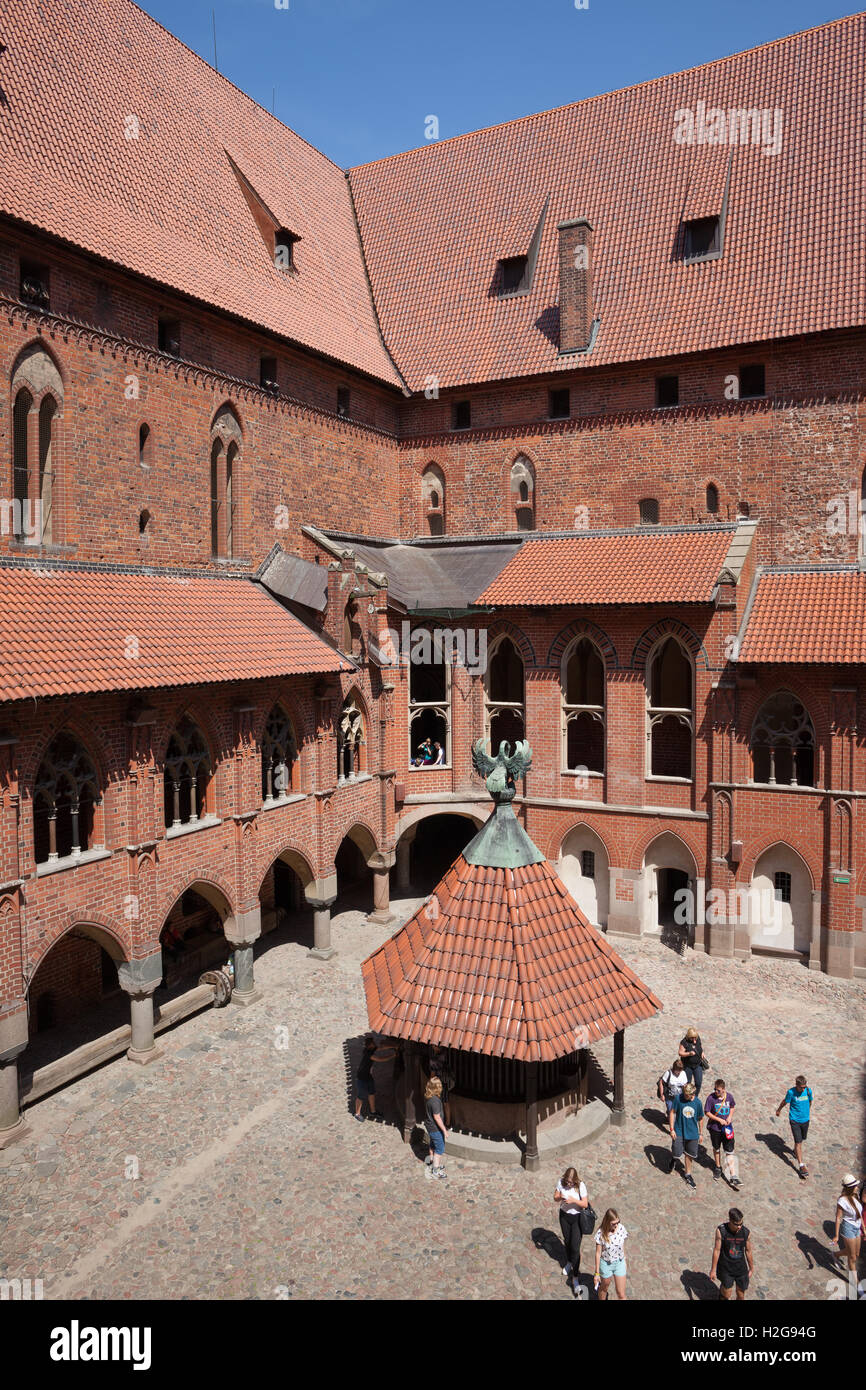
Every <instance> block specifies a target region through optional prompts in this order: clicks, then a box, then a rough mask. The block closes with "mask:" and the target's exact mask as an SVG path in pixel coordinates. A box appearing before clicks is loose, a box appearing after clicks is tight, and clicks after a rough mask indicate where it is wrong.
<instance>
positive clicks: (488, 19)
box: [142, 0, 862, 167]
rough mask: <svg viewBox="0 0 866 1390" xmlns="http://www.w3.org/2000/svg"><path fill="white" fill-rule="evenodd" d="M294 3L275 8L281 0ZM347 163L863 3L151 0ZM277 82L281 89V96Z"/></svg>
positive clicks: (632, 78) (762, 38)
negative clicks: (434, 120)
mask: <svg viewBox="0 0 866 1390" xmlns="http://www.w3.org/2000/svg"><path fill="white" fill-rule="evenodd" d="M277 3H281V4H285V3H288V8H286V9H277V8H276V4H277ZM142 8H143V9H145V10H147V12H148V13H149V14H151V15H153V17H154V18H155V19H158V20H159V21H160V23H162V24H164V25H165V27H166V28H167V29H170V30H171V32H172V33H173V34H176V35H177V36H178V38H181V39H183V41H184V43H186V44H188V45H189V47H190V48H193V49H195V51H196V52H197V53H200V54H201V55H202V56H203V57H204V58H207V60H208V61H209V62H211V63H212V62H213V57H214V41H213V20H212V17H211V16H212V11H213V12H214V14H215V17H216V38H217V54H218V58H219V68H220V71H221V72H222V73H224V74H225V75H226V76H227V77H229V78H230V79H231V81H232V82H234V83H235V84H236V85H237V86H238V87H241V88H242V89H243V90H244V91H245V92H248V93H249V95H250V96H252V97H253V98H255V100H256V101H259V102H261V104H262V105H263V106H266V107H268V108H269V109H270V107H271V104H272V101H273V103H274V110H275V113H276V115H277V116H279V118H280V120H282V121H285V123H286V124H287V125H290V126H291V127H292V129H293V130H296V131H297V132H298V134H299V135H302V136H303V137H304V138H305V139H306V140H309V141H310V143H311V144H313V145H315V146H316V147H317V148H318V149H320V150H322V151H323V152H324V153H325V154H327V155H329V156H330V158H331V159H333V160H334V161H335V163H337V164H339V165H341V166H342V167H346V166H348V165H351V164H363V163H364V162H365V161H367V160H370V159H379V158H381V157H382V156H383V155H388V154H394V153H396V152H397V151H398V150H405V149H410V148H412V147H413V146H415V145H422V144H424V143H425V119H426V118H427V117H428V116H431V115H435V116H436V117H438V121H439V135H440V138H446V137H447V136H450V135H459V134H462V133H463V132H464V131H467V130H476V129H478V127H480V126H486V125H495V124H497V123H498V122H499V121H506V120H511V119H513V118H514V117H515V116H525V115H526V114H527V113H529V112H531V111H543V110H546V109H547V108H548V107H552V106H562V105H564V104H565V103H566V102H569V101H579V100H580V99H581V98H582V97H588V96H594V95H595V94H596V93H598V92H607V91H611V90H612V89H614V88H616V87H627V86H629V85H630V84H631V83H634V82H643V81H645V80H646V79H647V78H651V77H658V76H659V75H661V74H662V73H666V72H676V71H678V70H680V69H681V68H687V67H693V66H695V64H697V63H704V62H707V61H709V60H710V59H712V58H720V57H723V56H724V55H725V54H728V53H737V52H739V51H740V50H741V49H743V48H752V47H754V46H755V45H756V44H759V43H766V42H767V40H769V39H775V38H780V37H782V36H783V35H784V34H792V33H796V31H797V30H798V29H809V28H812V27H813V26H814V25H816V24H822V23H824V22H825V21H826V20H829V19H838V18H839V17H840V16H841V15H845V14H853V13H856V11H857V10H858V9H860V8H862V5H861V4H854V5H852V6H850V7H846V6H845V4H844V0H835V3H832V0H831V2H830V3H827V0H723V2H722V3H720V4H706V3H701V0H698V3H695V4H688V3H685V0H589V4H588V8H586V9H580V10H578V9H576V7H575V0H522V3H521V0H144V3H143V5H142ZM274 89H276V94H275V96H274Z"/></svg>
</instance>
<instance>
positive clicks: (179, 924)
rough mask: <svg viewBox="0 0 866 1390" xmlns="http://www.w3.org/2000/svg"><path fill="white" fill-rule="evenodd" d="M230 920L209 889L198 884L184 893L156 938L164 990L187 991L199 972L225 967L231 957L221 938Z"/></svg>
mask: <svg viewBox="0 0 866 1390" xmlns="http://www.w3.org/2000/svg"><path fill="white" fill-rule="evenodd" d="M231 916H232V913H231V909H230V907H229V904H228V902H227V901H226V899H225V898H224V896H223V894H222V893H221V892H220V891H219V889H217V888H214V887H213V885H211V884H206V883H201V882H198V883H194V884H192V885H191V886H190V887H189V888H185V889H184V891H183V892H182V893H181V895H180V897H179V898H178V899H177V901H176V902H175V904H174V906H173V907H172V909H171V911H170V912H169V914H168V916H167V917H166V919H165V922H164V923H163V927H162V931H161V932H160V934H159V943H160V946H161V947H162V969H163V976H162V981H163V987H164V988H166V989H168V991H169V992H172V991H174V990H176V989H177V988H188V987H189V986H190V984H191V983H192V982H194V981H196V980H197V979H198V976H199V975H201V974H202V972H203V971H205V970H212V969H214V968H215V967H218V966H220V965H224V964H225V963H226V961H227V960H228V959H229V957H230V955H231V953H232V948H231V946H230V945H229V943H228V941H227V940H226V936H225V927H226V924H227V923H228V922H229V920H230V919H231Z"/></svg>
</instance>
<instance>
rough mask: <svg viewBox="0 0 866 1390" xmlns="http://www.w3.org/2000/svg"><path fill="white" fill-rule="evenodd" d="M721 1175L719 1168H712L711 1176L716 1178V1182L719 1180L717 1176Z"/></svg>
mask: <svg viewBox="0 0 866 1390" xmlns="http://www.w3.org/2000/svg"><path fill="white" fill-rule="evenodd" d="M721 1176H722V1170H721V1168H714V1169H713V1177H714V1178H715V1179H716V1182H718V1180H719V1178H720V1177H721Z"/></svg>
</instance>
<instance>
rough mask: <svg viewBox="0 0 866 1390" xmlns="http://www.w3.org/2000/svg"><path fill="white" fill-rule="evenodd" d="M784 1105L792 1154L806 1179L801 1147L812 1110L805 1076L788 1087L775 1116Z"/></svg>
mask: <svg viewBox="0 0 866 1390" xmlns="http://www.w3.org/2000/svg"><path fill="white" fill-rule="evenodd" d="M786 1105H790V1107H791V1109H790V1110H789V1112H788V1119H789V1121H790V1124H791V1134H792V1135H793V1136H794V1153H795V1154H796V1157H797V1163H798V1164H799V1172H800V1177H801V1178H807V1177H808V1176H809V1171H808V1169H807V1167H806V1165H805V1163H804V1162H803V1145H804V1143H805V1142H806V1136H807V1134H808V1133H809V1119H810V1116H811V1110H812V1089H811V1087H810V1086H807V1085H806V1078H805V1076H798V1077H797V1079H796V1081H795V1082H794V1084H793V1086H789V1087H788V1091H787V1093H786V1095H785V1099H784V1100H783V1101H781V1103H780V1105H779V1108H778V1110H777V1111H776V1114H777V1115H781V1113H782V1110H783V1109H784V1107H785V1106H786Z"/></svg>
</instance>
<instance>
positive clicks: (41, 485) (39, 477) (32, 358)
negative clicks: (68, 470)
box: [11, 344, 63, 545]
mask: <svg viewBox="0 0 866 1390" xmlns="http://www.w3.org/2000/svg"><path fill="white" fill-rule="evenodd" d="M11 397H12V496H13V531H14V534H15V537H16V539H17V540H23V541H25V542H27V543H29V544H31V545H43V544H47V545H50V544H51V543H52V542H53V541H54V540H56V539H57V537H56V529H57V528H56V524H55V513H56V507H55V500H56V499H55V486H56V474H57V422H58V417H59V415H60V411H61V407H62V403H63V382H62V379H61V376H60V372H59V371H58V370H57V366H56V364H55V362H54V359H53V358H52V357H50V356H49V354H48V353H47V352H45V350H44V349H43V348H41V347H39V346H37V345H35V344H34V345H33V346H32V347H30V348H28V349H26V350H25V351H24V352H23V353H22V354H21V356H20V358H19V360H18V363H17V366H16V367H15V370H14V372H13V374H12V390H11Z"/></svg>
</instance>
